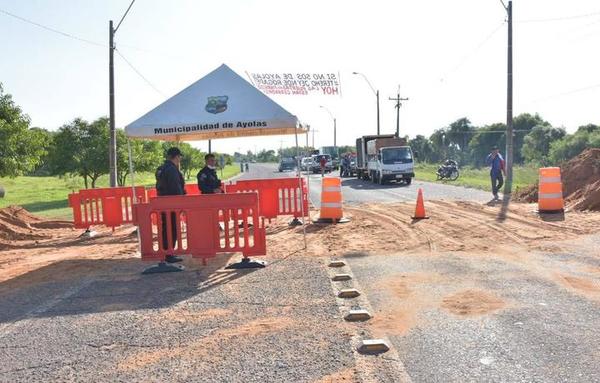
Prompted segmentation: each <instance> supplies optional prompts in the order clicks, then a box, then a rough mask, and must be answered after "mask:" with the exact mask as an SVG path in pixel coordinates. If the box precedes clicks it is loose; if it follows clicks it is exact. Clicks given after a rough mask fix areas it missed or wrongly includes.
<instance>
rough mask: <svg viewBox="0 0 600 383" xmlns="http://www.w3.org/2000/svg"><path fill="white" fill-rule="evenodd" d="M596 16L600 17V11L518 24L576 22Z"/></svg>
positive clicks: (523, 21)
mask: <svg viewBox="0 0 600 383" xmlns="http://www.w3.org/2000/svg"><path fill="white" fill-rule="evenodd" d="M596 15H600V11H596V12H590V13H584V14H580V15H572V16H564V17H552V18H547V19H529V20H519V21H517V22H518V23H545V22H551V21H567V20H574V19H582V18H586V17H592V16H596Z"/></svg>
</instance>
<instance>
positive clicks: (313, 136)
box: [311, 129, 318, 149]
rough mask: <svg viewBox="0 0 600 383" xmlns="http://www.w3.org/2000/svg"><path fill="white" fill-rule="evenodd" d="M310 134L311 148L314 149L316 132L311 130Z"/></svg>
mask: <svg viewBox="0 0 600 383" xmlns="http://www.w3.org/2000/svg"><path fill="white" fill-rule="evenodd" d="M311 132H312V148H313V149H315V132H318V130H316V129H311Z"/></svg>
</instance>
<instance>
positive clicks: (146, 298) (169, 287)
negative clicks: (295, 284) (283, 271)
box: [0, 255, 258, 323]
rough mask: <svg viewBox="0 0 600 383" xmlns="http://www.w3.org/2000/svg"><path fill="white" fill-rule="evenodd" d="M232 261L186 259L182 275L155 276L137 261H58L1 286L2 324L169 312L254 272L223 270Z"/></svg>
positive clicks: (0, 312)
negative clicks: (33, 319)
mask: <svg viewBox="0 0 600 383" xmlns="http://www.w3.org/2000/svg"><path fill="white" fill-rule="evenodd" d="M230 259H231V255H220V256H217V257H215V258H213V259H211V260H209V262H208V265H207V266H200V264H201V262H200V261H197V260H188V259H186V260H185V264H186V270H185V271H184V272H179V273H165V274H153V275H142V274H141V271H142V270H143V269H144V267H146V266H148V265H147V264H146V263H142V262H141V261H140V260H139V259H137V258H124V259H82V260H73V259H71V260H64V261H59V262H56V263H53V264H50V265H48V266H44V267H41V268H39V269H36V270H33V271H30V272H27V273H25V274H23V275H21V276H18V277H16V278H13V279H10V280H8V281H5V282H2V283H0V307H2V310H0V323H6V322H14V321H19V320H22V319H25V318H27V317H55V316H66V315H78V314H86V313H101V312H113V311H126V310H127V311H129V310H139V309H158V308H163V307H169V306H172V305H174V304H176V303H178V302H181V301H183V300H186V299H188V298H190V297H192V296H196V295H200V294H203V293H205V292H206V291H208V290H210V289H212V288H214V287H216V286H220V285H224V284H227V283H230V282H232V281H234V280H236V279H238V278H242V277H244V276H245V275H248V274H249V273H252V272H254V271H256V270H258V269H250V270H222V268H223V267H224V266H225V265H227V264H228V263H229V261H230Z"/></svg>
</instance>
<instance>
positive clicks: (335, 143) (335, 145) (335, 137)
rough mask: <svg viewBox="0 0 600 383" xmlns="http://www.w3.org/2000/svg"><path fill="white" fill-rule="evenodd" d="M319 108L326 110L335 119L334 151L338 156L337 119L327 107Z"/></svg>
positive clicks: (320, 106) (321, 106)
mask: <svg viewBox="0 0 600 383" xmlns="http://www.w3.org/2000/svg"><path fill="white" fill-rule="evenodd" d="M319 108H323V109H325V110H326V111H327V113H329V115H330V116H331V118H332V119H333V149H334V150H335V153H336V155H337V126H336V120H335V117H334V116H333V113H331V111H330V110H329V109H327V107H325V106H323V105H319Z"/></svg>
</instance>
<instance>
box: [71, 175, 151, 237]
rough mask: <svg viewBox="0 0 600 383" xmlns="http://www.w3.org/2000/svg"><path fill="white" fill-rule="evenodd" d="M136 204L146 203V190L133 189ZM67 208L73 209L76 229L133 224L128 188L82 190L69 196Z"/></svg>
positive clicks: (131, 202) (131, 197)
mask: <svg viewBox="0 0 600 383" xmlns="http://www.w3.org/2000/svg"><path fill="white" fill-rule="evenodd" d="M135 195H136V198H137V202H138V203H140V202H145V201H146V190H145V189H144V187H142V186H139V187H136V188H135ZM69 206H70V207H71V208H72V209H73V223H74V226H75V227H76V228H78V229H89V228H90V226H92V225H105V226H108V227H112V228H113V230H114V228H115V227H117V226H120V225H122V224H124V223H131V222H133V216H132V211H131V209H132V206H133V191H132V189H131V188H130V187H117V188H97V189H82V190H80V191H79V192H77V193H72V194H69Z"/></svg>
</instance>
